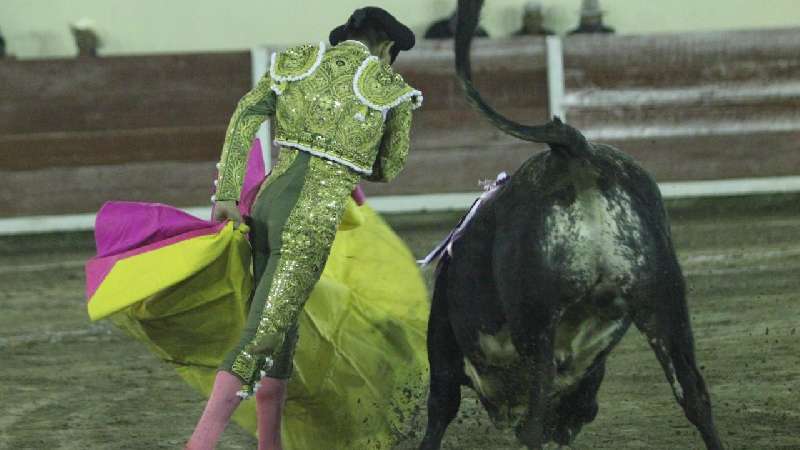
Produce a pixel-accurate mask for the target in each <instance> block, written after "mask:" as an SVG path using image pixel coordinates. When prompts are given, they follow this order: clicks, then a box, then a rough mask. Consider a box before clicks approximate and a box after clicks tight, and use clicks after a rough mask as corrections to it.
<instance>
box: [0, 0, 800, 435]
mask: <svg viewBox="0 0 800 450" xmlns="http://www.w3.org/2000/svg"><path fill="white" fill-rule="evenodd" d="M373 3H374V4H376V5H379V6H383V7H385V8H387V9H390V10H392V11H395V12H396V13H397V15H398V16H399V17H400V18H401V19H402V20H404V21H406V22H408V23H409V24H410V25H412V27H413V28H414V30H415V31H417V32H418V33H422V32H423V31H424V29H425V27H426V26H427V24H428V23H430V22H431V21H433V20H435V19H439V18H441V17H443V16H446V15H448V14H449V13H450V11H451V10H452V7H453V3H454V2H450V1H431V2H428V1H424V0H409V1H394V2H390V1H376V2H373ZM524 3H525V2H524V1H522V0H520V1H491V0H487V6H486V14H485V17H484V22H483V23H484V25H485V26H486V28H487V29H488V31H489V33H490V34H492V35H493V36H494V38H492V39H490V40H483V41H479V42H477V43H476V44H475V49H474V52H473V55H474V66H475V71H476V74H475V77H476V80H477V83H478V86H479V88H481V90H482V91H483V92H484V93H485V95H486V97H487V98H488V99H490V101H491V102H492V103H493V104H494V105H496V106H497V107H498V109H500V110H501V111H503V112H505V113H507V114H509V115H510V116H511V117H514V118H517V119H519V120H522V121H525V122H541V121H544V120H545V119H546V118H547V116H548V115H549V113H550V112H552V111H553V110H554V109H555V110H558V111H560V112H563V113H564V114H566V117H567V119H568V121H569V122H571V123H573V124H575V125H577V126H579V127H580V128H581V129H582V130H584V131H585V132H586V133H587V135H588V136H589V137H590V138H591V139H595V140H598V141H601V142H609V143H613V144H615V145H617V146H619V147H620V148H622V149H623V150H625V151H626V152H628V153H630V154H631V155H633V156H634V157H635V158H636V159H637V160H638V161H639V162H640V163H642V164H643V165H644V166H645V167H646V168H647V169H648V170H649V171H650V172H651V173H653V174H654V176H655V177H656V179H657V181H659V183H660V184H661V186H662V190H663V192H664V194H665V195H666V196H667V197H668V202H667V203H668V207H669V213H670V217H671V220H672V229H673V233H674V235H675V243H676V247H677V250H678V253H679V256H680V258H681V263H682V266H683V269H684V272H685V274H686V276H687V280H688V286H689V302H690V308H691V313H692V322H693V326H694V329H695V336H696V341H697V342H696V345H697V350H698V360H699V362H700V364H701V365H702V367H703V369H702V370H703V372H704V375H705V377H706V381H707V383H708V384H709V386H710V390H711V394H712V401H713V404H714V411H715V415H716V419H717V426H718V429H719V431H720V434H721V436H722V438H723V440H724V442H725V443H726V445H727V447H728V448H731V449H798V448H800V407H798V406H797V405H798V404H800V337H798V335H797V331H796V329H797V326H798V317H800V302H799V300H800V295H799V294H798V293H797V292H798V288H800V277H798V270H799V269H800V232H798V230H799V229H800V203H798V201H800V194H798V192H799V191H800V187H798V186H800V182H799V181H798V180H800V178H798V176H800V53H798V49H800V4H798V3H797V2H796V1H793V0H773V1H769V2H758V1H755V0H753V1H746V0H738V1H721V0H695V1H686V0H680V1H674V2H660V3H658V4H655V3H654V2H643V1H634V0H617V1H613V0H606V1H602V2H601V3H602V6H603V9H604V10H606V16H605V18H606V19H605V21H606V23H607V24H609V25H611V26H614V27H616V29H617V31H618V34H617V35H614V36H572V37H565V38H564V39H562V40H559V41H556V42H555V44H557V45H556V46H555V47H554V46H553V44H554V41H552V40H551V42H550V44H548V42H547V41H546V40H545V39H544V38H538V37H531V38H519V39H510V38H507V35H509V34H510V33H511V32H512V31H513V30H515V29H517V28H518V26H519V21H520V19H519V17H520V12H521V9H522V6H523V5H524ZM542 3H543V4H544V5H545V14H546V16H547V17H548V18H547V21H546V24H547V25H549V26H551V28H552V29H554V30H556V31H559V32H564V31H566V30H568V29H570V28H572V27H573V26H574V25H575V23H576V21H577V15H578V9H579V3H580V2H579V1H577V0H575V1H569V2H562V1H556V0H549V1H544V2H542ZM358 6H362V4H360V3H357V2H354V1H350V0H348V1H336V2H330V1H320V0H317V1H313V2H312V1H308V2H266V1H261V2H257V1H249V0H248V1H239V2H236V3H235V4H234V5H231V4H223V3H222V2H216V1H195V2H190V1H171V2H164V1H161V2H155V1H151V0H146V1H140V2H121V1H101V0H92V1H69V2H68V1H66V0H61V1H46V2H45V1H41V0H35V1H23V0H4V1H3V2H2V3H0V33H2V35H3V36H4V37H5V39H6V41H7V48H8V52H9V53H11V54H14V55H16V57H17V58H12V59H8V58H7V59H0V177H1V179H2V180H3V181H4V187H3V189H1V190H0V235H1V236H0V286H2V287H3V289H2V290H0V449H6V448H7V449H27V448H30V449H73V448H74V449H85V448H91V449H94V448H98V449H106V448H108V449H117V448H120V449H145V448H179V447H180V445H181V444H182V442H183V441H184V440H185V439H186V437H187V436H188V434H189V433H190V431H191V428H192V425H193V421H194V420H195V418H196V415H197V413H198V412H199V410H200V408H201V407H202V404H203V399H202V398H200V396H199V395H197V394H196V393H195V392H193V391H192V390H190V389H189V388H188V387H187V386H185V385H184V384H183V383H182V382H181V381H180V379H179V378H178V377H177V376H175V374H174V373H172V371H171V368H170V367H167V366H165V365H164V364H162V363H160V362H158V361H157V360H156V358H155V357H153V356H152V355H151V354H150V353H148V352H147V351H146V350H145V349H144V348H143V347H142V346H140V345H139V344H137V343H136V342H134V341H132V340H131V339H129V338H128V337H126V336H125V335H123V334H122V333H120V332H118V331H117V330H116V329H114V328H113V327H112V326H111V325H110V324H108V323H104V322H101V323H98V324H90V323H89V322H88V318H87V316H86V312H85V302H84V298H83V283H84V280H83V263H84V262H85V260H86V259H87V258H89V257H91V256H92V254H93V241H92V236H91V231H90V227H91V218H92V213H93V212H94V211H96V210H97V208H98V207H99V206H100V205H101V204H102V202H103V201H106V200H110V199H127V200H142V201H162V202H166V203H171V204H175V205H178V206H182V207H187V208H193V210H194V211H196V212H198V213H199V214H202V213H205V209H204V208H207V203H208V194H209V192H208V191H209V189H210V179H211V176H212V173H213V164H214V162H215V161H216V158H217V157H218V153H219V148H220V145H221V142H222V137H223V133H224V129H225V125H226V122H227V118H228V117H229V115H230V113H231V112H232V110H233V108H234V106H235V103H236V101H237V99H238V98H239V97H240V96H241V95H242V94H243V93H244V92H246V91H247V89H248V88H249V86H250V84H251V83H252V75H251V74H252V73H253V72H257V71H258V66H259V64H260V62H259V61H263V56H264V55H266V52H267V51H268V50H269V49H275V48H281V47H284V46H286V45H289V44H292V43H297V42H303V41H317V40H321V39H324V37H325V36H326V34H327V31H328V30H329V29H330V28H332V27H333V26H335V25H337V24H339V23H341V22H343V21H344V20H345V18H346V16H347V15H348V14H349V12H350V11H351V10H352V9H353V8H355V7H358ZM83 17H87V18H90V19H92V20H93V21H94V22H95V24H96V28H97V30H98V33H99V34H100V36H101V38H102V39H103V42H104V46H103V47H102V48H101V50H100V54H101V58H98V59H76V58H73V57H72V55H73V54H74V53H75V50H74V45H73V43H72V40H71V37H70V35H69V32H68V24H69V23H70V22H73V21H75V20H77V19H80V18H83ZM554 55H555V56H557V58H554ZM554 64H555V65H556V66H558V65H560V66H561V68H562V69H563V70H562V73H561V74H560V75H559V74H558V71H557V70H556V71H555V72H554V70H553V69H554ZM398 70H399V71H400V72H402V73H403V74H404V75H406V78H407V79H408V80H409V81H410V82H411V83H412V84H413V85H415V86H416V87H419V88H420V89H422V90H423V91H424V92H425V97H426V105H425V108H423V109H422V110H420V113H419V114H418V115H417V116H416V118H415V128H414V137H413V151H414V153H412V156H411V158H410V160H409V166H408V169H407V170H406V171H405V172H404V174H403V175H402V176H401V178H400V179H399V180H398V181H397V182H396V183H393V184H390V185H387V186H367V190H368V193H369V195H370V198H371V199H372V200H371V201H372V203H373V204H374V205H375V206H376V207H378V208H379V209H381V210H383V211H385V212H387V215H386V217H387V219H388V220H389V222H390V223H391V224H392V225H393V226H394V227H395V228H396V230H397V231H398V232H399V233H400V234H401V236H402V237H403V238H405V239H406V241H407V242H408V243H409V245H410V247H411V248H412V250H413V251H414V253H415V254H416V255H417V256H421V255H423V254H424V253H425V252H426V251H427V250H428V249H430V248H431V246H432V245H434V244H435V243H436V242H437V241H438V240H439V239H440V238H441V237H442V236H443V235H444V234H446V232H447V231H448V230H449V227H450V226H452V225H453V224H454V222H455V221H456V220H457V219H458V217H459V215H460V214H461V212H462V211H461V210H460V208H463V206H464V205H465V202H468V201H469V199H470V198H472V197H473V196H474V195H475V194H476V193H477V190H478V188H477V181H478V180H480V179H486V178H491V177H493V176H494V175H495V174H496V173H497V172H498V171H500V170H509V171H513V170H514V169H515V168H516V167H517V166H518V165H519V163H520V162H521V161H523V160H524V159H525V158H527V157H528V156H530V155H531V154H533V153H534V152H536V151H539V150H540V148H537V147H531V146H530V145H529V144H525V143H520V142H518V141H515V140H513V139H511V138H508V137H505V136H503V135H501V134H500V133H498V132H496V131H494V130H493V129H492V128H491V127H489V126H488V125H486V124H485V123H484V122H483V121H482V120H481V118H480V117H479V116H477V114H475V113H473V112H472V111H471V110H469V109H468V108H467V105H466V102H464V101H463V100H462V99H461V92H460V91H459V89H458V86H457V84H456V83H455V82H454V81H453V79H452V47H451V44H450V43H448V42H439V43H433V42H420V44H419V46H418V47H417V48H416V49H415V50H414V51H413V52H410V53H409V54H408V55H404V57H403V58H401V60H400V61H399V64H398ZM554 73H555V75H554ZM554 77H557V79H558V81H559V83H557V84H556V86H555V89H554V87H553V83H552V80H553V79H554ZM154 80H155V82H154ZM559 86H560V87H561V89H559V88H558V87H559ZM554 94H555V96H556V97H557V98H556V97H554ZM487 152H491V153H487ZM153 180H157V183H154V182H153ZM421 205H422V206H426V207H427V208H428V209H429V210H428V211H427V212H420V211H418V210H419V209H420V208H421ZM401 211H402V212H401ZM465 394H466V395H467V398H466V399H465V401H464V403H463V404H462V409H461V414H460V416H459V418H458V419H457V420H456V421H455V422H454V425H453V426H452V427H451V428H450V429H449V431H448V434H447V436H446V437H445V446H444V448H447V449H512V448H518V447H517V446H516V444H515V443H514V441H513V438H512V437H511V436H510V435H508V434H505V433H501V432H498V431H496V430H494V428H493V427H492V426H491V424H490V423H489V422H488V419H487V418H486V415H485V413H484V412H483V410H482V409H481V408H480V407H479V406H478V405H477V403H476V400H475V398H474V396H472V395H470V394H469V393H468V392H466V391H465ZM599 401H600V413H599V415H598V418H597V420H596V421H595V422H594V423H592V424H591V425H590V426H588V427H586V428H585V429H584V431H583V433H582V434H581V435H580V437H579V439H578V440H577V442H576V445H575V446H574V448H576V449H623V448H624V449H634V448H642V449H644V448H647V449H651V448H654V449H684V448H686V449H688V448H700V443H701V440H700V438H699V436H698V435H697V433H696V432H695V430H694V428H693V427H692V426H691V425H690V424H689V422H688V421H687V420H686V418H685V417H684V416H683V414H682V412H681V410H680V408H679V407H678V405H677V404H675V402H674V401H673V399H672V395H671V393H670V390H669V386H668V385H667V383H666V382H665V380H664V377H663V374H662V372H661V370H660V368H659V367H658V364H657V362H656V360H655V357H654V356H653V355H652V353H651V352H650V351H649V349H648V348H647V346H646V343H645V342H644V341H643V339H642V338H641V337H640V335H639V334H638V333H637V332H635V331H631V332H630V333H629V334H628V336H626V338H625V339H624V340H623V342H622V344H621V345H620V347H619V348H618V349H617V350H615V352H614V353H613V354H612V355H611V357H610V359H609V369H608V374H607V376H606V381H605V383H604V385H603V388H602V389H601V392H600V398H599ZM422 419H423V418H420V420H422ZM420 426H421V425H420ZM417 441H418V438H416V439H415V438H410V439H409V440H408V441H407V442H405V443H403V444H402V445H401V446H400V448H403V449H410V448H414V444H415V443H416V442H417ZM254 445H255V441H254V439H253V438H252V437H251V436H249V435H247V434H246V433H244V432H243V431H241V430H240V429H238V428H236V427H235V426H234V427H231V428H230V429H229V431H227V432H226V435H225V437H224V441H223V443H222V444H221V446H220V448H253V447H254Z"/></svg>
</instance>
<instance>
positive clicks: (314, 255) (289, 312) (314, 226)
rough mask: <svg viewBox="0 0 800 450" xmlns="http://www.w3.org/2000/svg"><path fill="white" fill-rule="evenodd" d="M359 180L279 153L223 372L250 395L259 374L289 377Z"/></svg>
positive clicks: (299, 155) (256, 212) (255, 218)
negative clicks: (250, 281)
mask: <svg viewBox="0 0 800 450" xmlns="http://www.w3.org/2000/svg"><path fill="white" fill-rule="evenodd" d="M359 181H360V176H359V175H358V174H356V173H355V172H353V171H351V170H350V169H348V168H346V167H344V166H342V165H340V164H337V163H334V162H331V161H327V160H324V159H321V158H318V157H314V156H311V155H309V154H308V153H305V152H300V151H297V150H293V149H282V150H281V155H280V157H279V159H278V162H277V164H276V165H275V168H274V169H273V171H272V175H271V176H270V178H269V179H268V182H267V185H266V186H265V188H264V190H263V192H262V193H261V195H260V196H259V197H258V200H257V201H256V204H255V205H254V208H253V211H252V224H251V244H252V247H253V274H254V277H255V289H254V291H253V295H252V298H251V303H250V313H249V315H248V319H247V323H246V325H245V328H244V330H243V333H242V339H241V340H240V342H239V345H238V346H237V348H235V349H234V350H233V351H232V352H231V353H229V355H228V357H227V358H226V359H225V362H224V363H223V365H222V367H221V368H222V369H224V370H228V371H230V372H232V373H233V374H235V375H236V376H238V377H239V378H241V379H242V381H243V383H244V384H245V385H247V386H249V387H250V390H251V391H252V388H253V385H254V384H255V382H256V381H258V379H260V376H261V375H260V372H261V371H262V370H263V371H265V372H266V374H267V376H270V377H273V378H288V377H289V376H290V375H291V372H292V357H293V355H294V347H295V344H296V342H297V319H298V315H299V313H300V311H301V310H302V308H303V305H304V304H305V302H306V300H307V299H308V296H309V295H310V294H311V290H312V289H313V288H314V285H315V284H316V282H317V281H318V280H319V277H320V276H321V274H322V269H323V268H324V267H325V262H326V261H327V259H328V254H329V253H330V250H331V246H332V245H333V240H334V237H335V236H336V229H337V228H338V225H339V222H340V221H341V218H342V215H343V213H344V208H345V204H346V201H347V199H348V198H349V196H350V192H351V191H352V190H353V188H354V187H355V186H356V184H357V183H358V182H359ZM276 342H277V344H276ZM270 346H271V347H272V348H270Z"/></svg>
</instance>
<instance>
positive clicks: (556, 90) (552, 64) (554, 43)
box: [545, 36, 567, 122]
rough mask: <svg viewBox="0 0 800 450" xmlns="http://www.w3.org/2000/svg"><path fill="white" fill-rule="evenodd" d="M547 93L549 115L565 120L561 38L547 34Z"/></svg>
mask: <svg viewBox="0 0 800 450" xmlns="http://www.w3.org/2000/svg"><path fill="white" fill-rule="evenodd" d="M545 42H546V45H547V93H548V102H549V108H550V117H553V116H558V117H560V118H561V120H563V121H564V122H566V121H567V111H566V109H565V108H564V50H563V48H562V45H561V38H560V37H558V36H547V40H546V41H545Z"/></svg>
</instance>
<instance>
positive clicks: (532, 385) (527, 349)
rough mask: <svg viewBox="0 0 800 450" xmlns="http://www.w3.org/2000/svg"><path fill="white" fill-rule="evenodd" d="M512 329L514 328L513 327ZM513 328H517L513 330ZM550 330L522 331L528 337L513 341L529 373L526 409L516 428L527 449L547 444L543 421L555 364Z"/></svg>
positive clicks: (544, 420) (550, 328) (552, 335)
mask: <svg viewBox="0 0 800 450" xmlns="http://www.w3.org/2000/svg"><path fill="white" fill-rule="evenodd" d="M512 327H514V325H512ZM515 328H516V327H515ZM552 328H553V327H551V326H546V327H543V328H540V329H538V330H537V329H535V328H534V329H528V328H523V330H525V331H526V332H527V333H526V335H525V336H524V337H521V339H515V341H517V342H515V345H516V347H517V349H518V350H519V353H520V356H521V357H522V359H523V361H524V363H525V366H526V368H527V371H528V373H529V374H530V379H529V389H530V390H529V391H528V409H527V411H526V413H525V416H524V417H523V419H522V421H521V422H520V424H519V425H518V426H517V429H516V433H517V438H518V439H519V440H520V442H522V443H523V444H525V445H526V446H527V447H528V448H529V449H541V448H542V446H543V445H544V444H545V443H547V441H548V438H547V436H546V435H545V424H546V423H547V418H546V417H545V413H546V411H548V410H549V408H548V400H549V398H550V391H551V386H552V384H553V378H554V377H555V371H556V367H555V361H554V359H553V337H554V331H553V330H552Z"/></svg>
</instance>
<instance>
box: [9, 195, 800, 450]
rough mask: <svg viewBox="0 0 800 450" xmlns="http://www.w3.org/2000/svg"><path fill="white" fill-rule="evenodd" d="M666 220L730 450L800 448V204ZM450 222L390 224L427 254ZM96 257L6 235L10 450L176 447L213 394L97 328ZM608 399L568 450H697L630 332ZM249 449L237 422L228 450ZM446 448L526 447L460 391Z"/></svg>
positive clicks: (757, 204) (696, 211)
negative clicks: (93, 306)
mask: <svg viewBox="0 0 800 450" xmlns="http://www.w3.org/2000/svg"><path fill="white" fill-rule="evenodd" d="M670 214H671V217H672V230H673V234H674V238H675V243H676V246H677V249H678V253H679V255H680V259H681V263H682V266H683V269H684V272H685V274H686V277H687V280H688V286H689V302H690V308H691V316H692V324H693V327H694V332H695V339H696V346H697V357H698V361H699V364H700V365H701V368H702V370H703V373H704V375H705V379H706V382H707V383H708V385H709V387H710V390H711V395H712V402H713V407H714V413H715V416H716V422H717V427H718V430H719V433H720V435H721V437H722V439H723V441H724V443H725V445H726V447H727V448H729V449H747V450H761V449H800V334H798V332H797V328H798V326H800V293H798V290H799V289H798V288H800V276H798V274H800V199H798V198H797V197H793V196H777V197H767V198H764V197H761V198H758V199H723V200H714V201H693V202H687V201H684V202H680V203H671V205H670ZM456 218H457V216H454V215H452V214H435V215H434V214H428V215H415V216H395V217H391V218H390V221H391V222H392V223H393V224H394V225H395V227H396V229H397V230H398V232H399V233H400V234H401V235H402V236H403V237H404V238H406V240H407V242H408V243H409V245H410V246H411V247H412V249H413V250H414V252H415V254H417V255H422V254H423V253H424V252H425V251H426V250H428V249H429V248H431V246H432V245H433V244H435V242H436V241H438V239H440V238H441V237H442V236H443V235H444V234H445V233H446V231H447V230H448V227H450V226H451V225H452V224H453V223H454V221H455V219H456ZM92 253H93V248H92V241H91V236H90V235H89V234H86V233H73V234H61V235H46V236H33V237H17V238H2V239H0V286H2V290H0V449H13V450H16V449H158V448H181V445H182V444H183V442H184V441H185V439H186V438H187V437H188V435H189V434H190V433H191V430H192V427H193V425H194V421H195V420H196V418H197V416H198V414H199V413H200V411H201V408H202V406H203V403H204V399H203V398H201V396H200V395H199V394H197V393H195V392H194V391H193V390H191V389H190V388H189V387H188V386H187V385H185V384H184V383H183V382H182V381H181V380H180V378H179V377H178V376H177V375H176V374H175V373H173V371H172V369H171V368H170V367H168V366H167V365H165V364H162V363H160V362H159V361H158V360H156V358H155V357H154V356H152V355H151V354H150V353H148V351H147V350H145V348H144V347H143V346H141V345H139V344H138V343H136V342H134V341H133V340H132V339H129V338H128V337H126V336H125V335H123V334H122V333H121V332H119V331H117V330H116V329H114V328H113V326H112V325H111V324H109V323H106V322H101V323H98V324H90V323H89V321H88V318H87V315H86V309H85V304H84V296H83V283H84V279H83V263H84V261H85V260H86V259H87V258H89V257H90V256H91V255H92ZM599 403H600V413H599V415H598V417H597V419H596V420H595V421H594V422H593V423H592V424H590V425H589V426H587V427H585V428H584V430H583V432H582V433H581V434H580V435H579V436H578V439H577V441H576V443H575V445H574V446H573V447H572V448H574V449H598V450H600V449H615V450H616V449H697V448H703V446H702V441H701V439H700V437H699V435H698V433H697V432H696V431H695V429H694V427H693V426H691V424H690V423H689V422H688V421H687V419H686V418H685V417H684V416H683V413H682V411H681V410H680V408H679V407H678V405H677V404H676V403H675V402H674V400H673V397H672V394H671V392H670V388H669V386H668V385H667V383H666V381H665V379H664V375H663V374H662V372H661V369H660V367H659V366H658V364H657V362H656V359H655V357H654V355H653V354H652V353H651V352H650V350H649V348H648V347H647V345H646V343H645V342H644V339H642V338H641V337H640V335H639V334H638V332H637V331H636V330H635V329H632V330H631V331H630V332H629V333H628V335H627V336H626V337H625V338H624V339H623V341H622V342H621V344H620V345H619V346H618V348H617V349H616V350H615V351H614V353H612V355H611V356H610V358H609V364H608V372H607V375H606V379H605V382H604V384H603V386H602V388H601V390H600V395H599ZM419 431H420V434H421V431H422V430H421V429H420V430H419ZM418 441H419V436H416V437H413V438H410V439H409V440H408V441H406V442H403V443H402V444H401V445H400V446H399V447H398V448H399V449H412V448H414V446H415V445H416V444H417V443H418ZM255 445H256V444H255V439H254V438H253V437H252V436H250V435H248V434H247V433H245V432H244V431H243V430H241V429H240V428H238V427H236V426H232V427H230V428H229V429H228V430H227V431H226V433H225V435H224V437H223V441H222V443H221V444H220V446H219V448H221V449H252V448H255ZM444 448H445V449H498V450H505V449H519V448H520V446H519V445H518V444H516V443H515V441H514V439H513V436H512V435H511V434H510V433H506V432H500V431H497V430H495V428H494V427H493V426H492V425H491V423H490V422H489V421H488V419H487V417H486V415H485V413H484V412H483V410H482V409H481V408H480V407H479V406H478V405H477V403H476V400H475V397H474V396H473V395H472V394H471V393H470V392H468V391H466V390H465V399H464V401H463V402H462V405H461V411H460V414H459V416H458V418H457V419H456V420H455V421H454V422H453V424H452V425H451V426H450V428H449V429H448V432H447V435H446V436H445V440H444Z"/></svg>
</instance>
